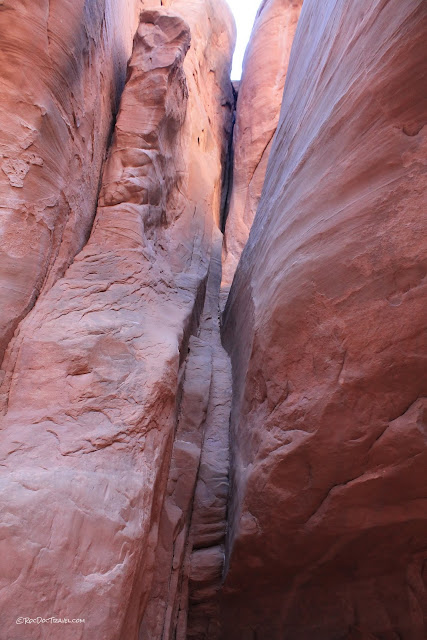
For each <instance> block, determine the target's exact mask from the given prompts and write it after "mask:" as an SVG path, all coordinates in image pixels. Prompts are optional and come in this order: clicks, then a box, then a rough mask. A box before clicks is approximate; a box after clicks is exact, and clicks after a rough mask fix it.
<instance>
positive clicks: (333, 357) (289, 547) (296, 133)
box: [223, 0, 427, 640]
mask: <svg viewBox="0 0 427 640" xmlns="http://www.w3.org/2000/svg"><path fill="white" fill-rule="evenodd" d="M426 32H427V6H426V4H425V2H423V0H408V1H407V2H404V3H402V2H399V1H398V0H390V1H388V2H382V1H381V0H364V1H363V2H357V3H354V2H350V1H349V0H327V1H325V2H322V3H319V2H317V0H305V2H304V7H303V10H302V13H301V17H300V21H299V25H298V29H297V34H296V37H295V41H294V46H293V50H292V55H291V61H290V66H289V71H288V76H287V81H286V86H285V92H284V99H283V104H282V111H281V116H280V123H279V126H278V129H277V133H276V137H275V140H274V143H273V147H272V151H271V155H270V160H269V164H268V168H267V177H266V183H265V185H264V191H263V195H262V198H261V202H260V206H259V209H258V212H257V215H256V218H255V222H254V225H253V227H252V230H251V234H250V238H249V242H248V245H247V246H246V249H245V250H244V252H243V255H242V258H241V261H240V264H239V267H238V269H237V273H236V277H235V280H234V283H233V286H232V289H231V293H230V297H229V300H228V304H227V307H226V311H225V328H224V338H225V342H226V344H227V348H228V350H229V352H230V354H231V356H232V363H233V379H234V389H233V410H232V434H231V437H232V456H233V462H232V465H233V483H232V493H231V496H232V498H231V504H230V511H229V513H230V517H229V525H230V535H229V552H228V557H229V560H228V564H229V569H228V576H227V580H226V587H225V590H224V603H223V605H224V608H223V618H224V629H225V630H224V635H223V638H230V639H231V638H236V637H239V638H254V637H256V638H258V639H264V638H265V639H266V640H267V638H268V640H273V639H276V638H277V639H279V638H280V639H281V638H283V637H286V638H292V640H303V639H304V640H306V639H307V638H316V640H331V638H337V639H338V638H346V639H347V640H349V639H350V638H351V639H352V640H354V639H355V638H360V639H361V638H363V639H365V638H376V639H380V638H381V639H383V638H392V637H400V638H403V639H404V640H421V639H422V638H425V637H426V634H427V619H426V611H427V606H426V605H427V574H426V566H427V552H426V536H427V508H426V507H427V503H426V493H425V489H426V486H427V471H426V469H427V446H426V445H427V443H426V433H427V431H426V421H425V420H426V398H425V396H426V392H427V388H426V377H425V365H426V360H425V354H426V347H427V345H426V321H427V318H426V304H425V301H426V293H427V292H426V259H427V255H426V254H427V252H426V240H425V239H426V216H425V210H426V204H427V201H426V150H427V146H426V144H427V143H426V135H427V128H426V126H425V124H426V114H427V96H426V91H425V86H426V79H427V57H426V48H425V34H426Z"/></svg>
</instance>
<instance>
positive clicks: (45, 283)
mask: <svg viewBox="0 0 427 640" xmlns="http://www.w3.org/2000/svg"><path fill="white" fill-rule="evenodd" d="M145 4H147V2H145ZM150 4H151V5H160V0H152V1H151V0H150ZM143 6H144V2H143V0H97V1H96V2H87V1H85V0H74V1H73V2H65V1H64V0H38V1H37V2H33V1H32V0H4V1H3V2H2V3H1V5H0V39H1V42H2V46H1V51H0V82H1V87H2V89H1V102H0V122H1V128H0V203H1V217H0V238H1V248H0V362H1V360H2V359H3V355H4V351H5V349H6V347H7V345H8V343H9V341H10V340H11V338H12V336H13V332H14V331H15V329H16V328H17V326H18V324H19V322H20V320H21V319H22V318H23V317H25V315H26V314H27V313H28V311H29V310H30V309H31V308H32V306H33V305H34V302H35V300H36V299H37V297H38V295H39V293H40V291H41V290H42V289H43V288H45V289H49V288H50V287H51V286H52V284H53V283H54V282H55V281H56V280H57V279H58V278H59V277H61V276H62V275H63V274H64V272H65V270H66V268H67V267H68V266H69V264H70V262H71V261H72V259H73V257H74V256H75V255H76V254H77V253H78V251H80V249H81V248H82V247H83V245H84V244H85V242H86V240H87V237H88V234H89V232H90V229H91V225H92V222H93V218H94V215H95V209H96V200H97V193H98V189H99V180H100V172H101V167H102V162H103V159H104V156H105V152H106V148H107V143H108V138H109V135H110V133H111V125H112V117H113V114H115V112H116V111H117V107H118V101H119V98H120V94H121V92H122V90H123V85H124V80H125V75H126V65H127V61H128V58H129V56H130V54H131V50H132V40H133V36H134V34H135V31H136V28H137V25H138V16H139V12H140V10H141V8H142V7H143ZM76 176H79V177H80V179H78V180H77V179H76Z"/></svg>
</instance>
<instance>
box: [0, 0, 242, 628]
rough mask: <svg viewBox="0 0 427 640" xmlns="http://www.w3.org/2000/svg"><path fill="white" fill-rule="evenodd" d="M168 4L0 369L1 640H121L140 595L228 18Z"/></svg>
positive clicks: (153, 530) (136, 618) (171, 425)
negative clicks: (56, 620)
mask: <svg viewBox="0 0 427 640" xmlns="http://www.w3.org/2000/svg"><path fill="white" fill-rule="evenodd" d="M172 4H173V3H172ZM176 5H177V12H175V8H174V7H172V8H171V9H166V8H164V7H163V8H161V9H159V10H156V9H154V10H151V11H146V12H144V13H143V14H142V17H141V24H140V26H139V29H138V33H137V36H136V37H135V44H134V52H133V55H132V59H131V62H130V66H129V71H128V79H127V83H126V87H125V90H124V93H123V97H122V101H121V106H120V111H119V114H118V119H117V124H116V128H115V133H114V139H113V143H112V146H111V149H110V152H109V157H108V160H107V163H106V165H105V169H104V173H103V178H102V188H101V191H100V195H99V200H98V209H97V214H96V219H95V223H94V226H93V229H92V233H91V236H90V239H89V241H88V242H87V244H86V245H85V247H84V249H83V250H82V251H81V252H80V253H79V254H78V255H77V256H76V258H75V259H74V261H73V263H72V264H71V266H70V267H69V268H68V269H67V270H66V272H65V274H64V276H63V277H62V278H60V279H58V280H57V282H56V283H55V284H54V285H53V286H52V288H50V290H48V291H44V292H43V293H42V294H41V296H40V297H39V299H38V300H37V303H36V305H35V307H34V309H33V310H32V311H31V313H29V314H28V315H27V317H26V318H25V319H24V320H23V321H22V322H21V324H20V327H19V332H17V335H16V336H15V338H14V340H13V343H12V344H11V345H10V347H9V349H8V353H7V356H6V358H5V379H4V382H3V388H2V393H3V398H4V417H3V419H2V425H1V426H2V435H1V441H0V455H1V470H2V471H1V504H2V512H3V514H2V527H3V530H4V533H5V536H4V537H2V541H1V545H2V553H1V557H2V572H1V587H2V591H1V608H2V633H3V634H5V637H7V638H8V640H9V639H10V640H18V639H19V640H21V639H22V635H23V627H21V626H19V625H16V624H15V620H16V618H17V617H18V616H20V615H22V616H30V617H36V616H38V615H41V616H43V617H48V616H50V615H56V616H58V617H62V618H70V619H73V618H84V619H85V624H84V625H77V624H76V625H64V626H61V628H60V631H59V632H58V627H54V626H52V627H46V626H45V625H34V626H31V627H30V626H26V627H25V629H24V631H25V634H26V636H25V637H28V638H31V640H39V639H41V638H43V639H44V638H52V640H53V639H54V638H55V640H56V638H57V637H58V633H59V634H60V636H61V638H63V639H64V640H86V639H88V640H89V639H91V640H92V639H93V638H103V639H104V640H117V639H118V638H121V639H122V638H123V639H125V638H126V640H127V639H130V638H137V637H138V633H139V629H140V623H141V619H142V617H143V614H144V610H145V607H146V605H147V602H148V598H149V594H150V588H151V582H152V577H153V573H154V570H155V566H154V563H155V560H156V548H157V545H158V532H159V522H160V519H161V512H162V506H163V500H164V496H165V492H166V487H167V483H168V475H169V465H170V458H171V451H172V446H173V438H174V431H175V426H176V420H177V410H178V408H179V399H180V381H181V379H182V377H183V369H184V364H185V361H186V358H187V354H188V346H189V343H191V340H194V338H193V339H190V336H191V334H193V333H195V332H197V324H198V321H199V316H200V313H201V309H202V306H203V299H204V294H205V289H206V278H207V273H208V269H209V264H210V254H211V246H212V238H213V232H214V229H215V227H216V221H219V218H220V201H221V183H222V176H223V166H222V165H223V161H224V159H225V155H226V151H227V131H229V130H230V127H231V107H230V104H231V97H230V96H231V85H230V81H229V69H230V66H231V49H232V44H233V38H234V27H233V23H232V19H231V16H230V14H229V12H228V10H227V8H226V5H225V4H224V5H222V4H221V7H222V8H223V10H222V12H218V2H216V3H215V7H216V13H214V12H213V4H212V3H211V2H209V1H208V2H204V1H202V0H201V1H200V2H196V3H191V5H190V4H189V3H182V2H177V3H176ZM185 14H186V15H185ZM201 18H203V20H202V21H201ZM209 24H212V25H214V26H213V28H214V30H215V36H214V37H212V38H211V39H207V38H205V36H206V32H205V31H203V30H202V28H201V26H203V25H209ZM190 39H191V40H192V44H191V47H190V49H189V51H188V53H187V50H188V48H189V46H190ZM186 54H187V55H186ZM82 181H84V173H83V174H78V175H76V176H75V183H76V184H75V188H76V189H77V188H78V187H79V185H81V184H82ZM190 454H191V452H190ZM183 455H184V456H185V452H183Z"/></svg>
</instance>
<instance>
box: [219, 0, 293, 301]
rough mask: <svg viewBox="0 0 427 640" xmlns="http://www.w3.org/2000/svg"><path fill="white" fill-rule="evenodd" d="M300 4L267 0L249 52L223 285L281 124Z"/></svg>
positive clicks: (243, 237)
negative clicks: (283, 99) (279, 123)
mask: <svg viewBox="0 0 427 640" xmlns="http://www.w3.org/2000/svg"><path fill="white" fill-rule="evenodd" d="M301 7H302V0H263V2H261V6H260V8H259V10H258V13H257V16H256V20H255V24H254V28H253V31H252V35H251V39H250V42H249V45H248V48H247V50H246V53H245V59H244V65H243V76H242V81H241V83H240V85H239V91H238V99H237V109H236V123H235V127H234V143H233V156H234V160H233V187H232V192H231V199H230V207H229V213H228V216H227V224H226V228H225V235H224V256H223V275H222V278H223V286H224V287H227V291H228V287H229V286H230V285H231V282H232V280H233V276H234V272H235V270H236V267H237V263H238V262H239V258H240V255H241V253H242V251H243V248H244V246H245V244H246V242H247V240H248V236H249V231H250V229H251V226H252V222H253V220H254V217H255V213H256V210H257V207H258V203H259V199H260V197H261V191H262V186H263V184H264V178H265V172H266V169H267V162H268V157H269V154H270V149H271V144H272V141H273V137H274V134H275V131H276V127H277V123H278V122H279V115H280V105H281V103H282V95H283V87H284V84H285V79H286V73H287V70H288V64H289V56H290V53H291V47H292V42H293V39H294V35H295V30H296V26H297V23H298V18H299V14H300V11H301Z"/></svg>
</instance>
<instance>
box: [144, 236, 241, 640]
mask: <svg viewBox="0 0 427 640" xmlns="http://www.w3.org/2000/svg"><path fill="white" fill-rule="evenodd" d="M221 246H222V234H221V233H220V232H219V231H217V233H216V241H215V243H214V254H213V257H212V260H211V265H210V272H209V278H208V282H207V293H206V299H205V306H204V310H203V314H202V319H201V323H200V332H199V335H198V336H197V337H195V336H192V337H191V339H190V350H189V355H188V359H187V364H186V368H185V380H184V384H183V394H182V402H181V407H180V415H179V420H178V427H177V431H176V435H175V441H174V446H173V451H172V461H171V467H170V473H169V482H168V488H167V497H166V500H165V504H164V507H163V510H162V515H161V522H160V532H159V540H160V544H159V546H158V550H157V557H156V563H155V566H156V574H155V579H154V581H153V587H152V591H151V596H150V600H149V604H148V606H147V609H146V612H145V616H144V619H143V621H142V624H141V632H140V636H139V637H140V640H152V639H153V638H158V639H159V640H166V639H171V640H185V639H186V638H195V639H199V640H202V639H204V638H206V639H208V638H209V640H214V639H215V638H218V637H219V633H220V615H219V600H218V592H219V589H220V587H221V584H222V573H223V565H224V553H225V548H224V543H225V532H226V508H227V497H228V466H229V420H230V407H231V365H230V361H229V358H228V356H227V354H226V353H225V351H224V349H223V347H222V346H221V341H220V333H219V320H218V316H219V289H220V282H221Z"/></svg>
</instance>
